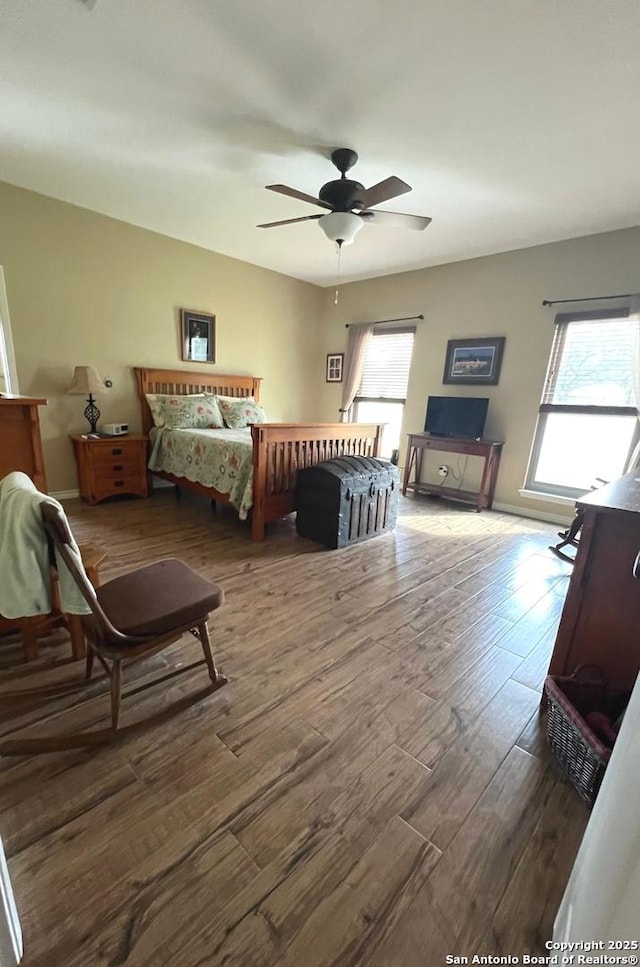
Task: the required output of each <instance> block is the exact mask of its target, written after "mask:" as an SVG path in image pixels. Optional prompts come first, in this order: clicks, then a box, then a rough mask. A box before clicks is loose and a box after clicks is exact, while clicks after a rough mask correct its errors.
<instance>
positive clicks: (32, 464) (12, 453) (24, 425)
mask: <svg viewBox="0 0 640 967" xmlns="http://www.w3.org/2000/svg"><path fill="white" fill-rule="evenodd" d="M46 403H47V401H46V400H42V399H34V398H33V397H30V396H12V395H9V394H7V395H4V396H0V480H1V479H2V478H3V477H5V476H6V475H7V474H8V473H11V471H12V470H22V471H23V472H24V473H26V474H28V475H29V476H30V477H31V479H32V480H33V482H34V484H35V485H36V487H37V488H38V490H42V491H43V492H44V493H46V491H47V478H46V475H45V471H44V459H43V456H42V441H41V439H40V419H39V417H38V407H39V406H46Z"/></svg>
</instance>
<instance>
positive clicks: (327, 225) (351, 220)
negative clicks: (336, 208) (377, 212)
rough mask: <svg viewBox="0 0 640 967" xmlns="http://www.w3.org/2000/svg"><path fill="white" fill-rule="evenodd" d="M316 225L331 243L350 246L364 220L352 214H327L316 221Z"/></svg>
mask: <svg viewBox="0 0 640 967" xmlns="http://www.w3.org/2000/svg"><path fill="white" fill-rule="evenodd" d="M318 225H319V226H320V228H321V229H322V230H323V232H324V233H325V235H326V236H327V238H328V239H330V240H331V241H332V242H338V243H339V244H340V245H351V243H352V242H353V240H354V238H355V237H356V235H357V234H358V232H359V231H360V229H361V228H362V226H363V225H364V219H363V218H361V217H360V215H354V213H353V212H329V213H328V214H327V215H323V216H322V217H321V218H319V219H318Z"/></svg>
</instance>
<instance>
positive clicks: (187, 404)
mask: <svg viewBox="0 0 640 967" xmlns="http://www.w3.org/2000/svg"><path fill="white" fill-rule="evenodd" d="M152 395H154V396H155V399H153V400H152V399H150V397H151V396H152ZM147 401H148V403H149V407H150V409H151V415H152V416H153V422H154V423H155V425H156V426H167V427H170V428H171V429H186V428H193V429H205V428H207V427H223V426H224V422H223V420H222V415H221V413H220V408H219V406H218V404H217V402H216V399H215V397H213V396H206V395H205V394H204V393H196V394H193V395H190V396H169V395H164V394H160V393H156V394H148V395H147Z"/></svg>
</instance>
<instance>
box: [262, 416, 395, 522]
mask: <svg viewBox="0 0 640 967" xmlns="http://www.w3.org/2000/svg"><path fill="white" fill-rule="evenodd" d="M382 429H383V424H381V423H303V424H301V423H256V424H254V425H253V426H252V427H251V435H252V437H253V507H252V510H251V515H252V516H251V536H252V538H253V540H254V541H261V540H263V538H264V529H265V524H268V523H269V522H270V521H273V520H278V518H280V517H284V515H285V514H290V513H291V512H292V511H293V510H295V489H296V475H297V472H298V470H301V469H302V468H303V467H309V466H311V465H312V464H314V463H322V462H323V460H332V459H333V458H334V457H340V456H365V457H376V456H378V454H379V452H380V441H381V437H382Z"/></svg>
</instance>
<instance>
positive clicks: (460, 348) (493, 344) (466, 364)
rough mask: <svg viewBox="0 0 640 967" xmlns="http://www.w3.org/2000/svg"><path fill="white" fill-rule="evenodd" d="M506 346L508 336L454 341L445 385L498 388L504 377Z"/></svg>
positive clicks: (448, 353)
mask: <svg viewBox="0 0 640 967" xmlns="http://www.w3.org/2000/svg"><path fill="white" fill-rule="evenodd" d="M504 343H505V337H504V336H485V337H483V338H482V339H474V338H470V339H450V340H449V342H448V343H447V358H446V360H445V364H444V376H443V377H442V382H443V383H459V384H461V385H466V386H496V385H497V383H498V380H499V378H500V367H501V365H502V354H503V352H504Z"/></svg>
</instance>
